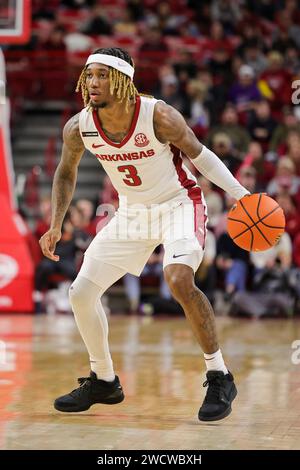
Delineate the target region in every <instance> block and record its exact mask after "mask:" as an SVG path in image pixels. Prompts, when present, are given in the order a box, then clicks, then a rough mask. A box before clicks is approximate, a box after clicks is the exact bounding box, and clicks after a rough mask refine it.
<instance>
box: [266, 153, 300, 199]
mask: <svg viewBox="0 0 300 470" xmlns="http://www.w3.org/2000/svg"><path fill="white" fill-rule="evenodd" d="M299 189H300V178H299V176H297V174H296V167H295V164H294V162H293V161H292V160H291V159H290V158H288V157H282V158H280V159H279V160H278V163H277V170H276V175H275V177H274V178H273V179H272V180H271V181H270V183H269V184H268V187H267V193H268V194H269V195H270V196H276V195H279V194H283V193H284V194H289V195H291V196H296V195H297V194H298V192H299Z"/></svg>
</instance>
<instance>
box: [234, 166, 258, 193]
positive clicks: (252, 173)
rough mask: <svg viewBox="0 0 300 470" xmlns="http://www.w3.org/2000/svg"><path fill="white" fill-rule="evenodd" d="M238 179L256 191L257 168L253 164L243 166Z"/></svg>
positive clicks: (250, 189)
mask: <svg viewBox="0 0 300 470" xmlns="http://www.w3.org/2000/svg"><path fill="white" fill-rule="evenodd" d="M238 181H239V182H240V183H241V184H242V185H243V186H244V187H245V188H246V189H248V191H250V193H251V194H253V193H255V192H256V170H255V168H253V167H252V166H244V167H241V168H240V170H239V172H238Z"/></svg>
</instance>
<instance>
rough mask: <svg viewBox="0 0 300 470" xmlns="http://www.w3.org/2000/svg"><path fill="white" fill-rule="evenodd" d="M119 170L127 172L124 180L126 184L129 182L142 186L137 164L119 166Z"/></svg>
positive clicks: (128, 184) (132, 184) (129, 184)
mask: <svg viewBox="0 0 300 470" xmlns="http://www.w3.org/2000/svg"><path fill="white" fill-rule="evenodd" d="M118 171H120V172H122V173H125V176H126V178H123V181H124V183H125V184H127V186H140V185H141V184H142V181H141V178H140V177H139V176H138V174H137V169H136V167H135V166H133V165H122V166H118Z"/></svg>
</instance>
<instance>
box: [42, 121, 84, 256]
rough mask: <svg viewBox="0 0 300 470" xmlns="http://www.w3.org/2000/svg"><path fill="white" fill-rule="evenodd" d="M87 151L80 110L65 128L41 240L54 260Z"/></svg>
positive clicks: (45, 254) (46, 252)
mask: <svg viewBox="0 0 300 470" xmlns="http://www.w3.org/2000/svg"><path fill="white" fill-rule="evenodd" d="M83 152H84V144H83V141H82V139H81V136H80V132H79V113H78V114H76V115H75V116H73V117H72V118H71V119H69V121H68V122H67V123H66V125H65V127H64V130H63V148H62V155H61V160H60V162H59V165H58V167H57V168H56V171H55V175H54V180H53V185H52V205H51V206H52V216H51V225H50V229H49V230H48V231H47V232H46V233H45V234H44V235H43V236H42V237H41V239H40V242H39V243H40V246H41V250H42V252H43V254H44V256H46V257H47V258H49V259H51V260H53V261H59V256H57V255H55V254H54V251H55V247H56V243H57V242H58V241H59V240H60V238H61V227H62V223H63V220H64V217H65V215H66V212H67V210H68V207H69V205H70V203H71V200H72V197H73V194H74V189H75V185H76V180H77V170H78V165H79V162H80V160H81V157H82V155H83Z"/></svg>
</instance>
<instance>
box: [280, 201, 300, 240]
mask: <svg viewBox="0 0 300 470" xmlns="http://www.w3.org/2000/svg"><path fill="white" fill-rule="evenodd" d="M276 200H277V202H278V204H279V205H280V207H281V208H282V209H283V212H284V215H285V224H286V225H285V231H286V232H287V233H288V234H289V236H290V237H291V240H292V241H293V239H294V238H295V236H296V235H297V234H298V233H300V213H299V210H297V207H296V204H295V201H294V200H293V198H292V197H291V196H290V195H289V194H279V195H278V196H277V198H276Z"/></svg>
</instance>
